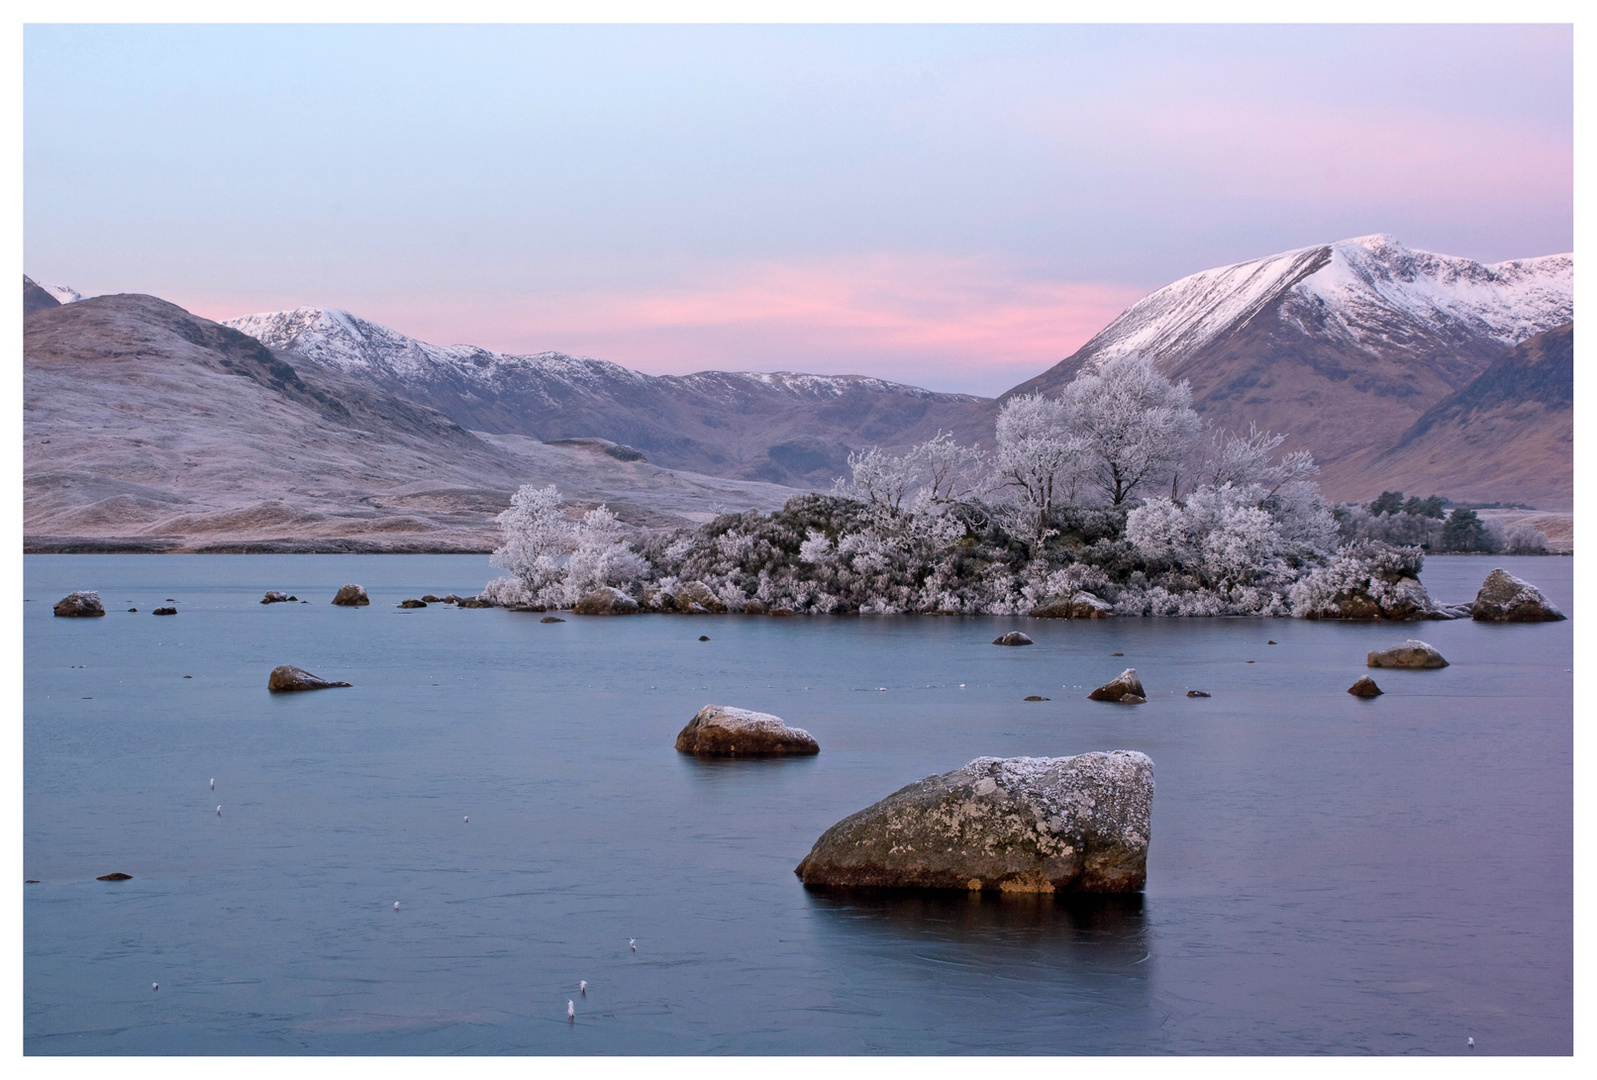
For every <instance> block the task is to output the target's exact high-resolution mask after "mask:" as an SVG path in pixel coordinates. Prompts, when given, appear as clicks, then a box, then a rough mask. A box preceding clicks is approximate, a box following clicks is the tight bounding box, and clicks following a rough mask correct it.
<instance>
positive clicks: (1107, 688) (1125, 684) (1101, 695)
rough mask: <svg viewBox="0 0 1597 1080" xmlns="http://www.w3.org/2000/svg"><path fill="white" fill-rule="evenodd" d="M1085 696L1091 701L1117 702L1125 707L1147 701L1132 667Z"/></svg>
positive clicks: (1140, 681) (1135, 671)
mask: <svg viewBox="0 0 1597 1080" xmlns="http://www.w3.org/2000/svg"><path fill="white" fill-rule="evenodd" d="M1087 696H1088V697H1089V698H1091V699H1092V700H1093V701H1119V702H1122V703H1124V704H1127V705H1141V704H1143V703H1144V702H1146V701H1147V700H1148V695H1147V693H1146V692H1145V691H1144V690H1143V689H1142V680H1141V679H1139V678H1138V677H1137V669H1136V668H1134V667H1128V668H1127V669H1126V670H1124V671H1122V672H1121V673H1120V674H1119V675H1116V676H1115V677H1114V678H1113V679H1111V680H1110V681H1109V682H1106V683H1104V684H1103V685H1102V686H1100V687H1098V689H1096V690H1094V691H1093V692H1092V693H1090V694H1088V695H1087Z"/></svg>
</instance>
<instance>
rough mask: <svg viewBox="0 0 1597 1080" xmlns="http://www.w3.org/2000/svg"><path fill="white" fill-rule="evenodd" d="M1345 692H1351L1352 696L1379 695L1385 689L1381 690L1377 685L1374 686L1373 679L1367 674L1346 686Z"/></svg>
mask: <svg viewBox="0 0 1597 1080" xmlns="http://www.w3.org/2000/svg"><path fill="white" fill-rule="evenodd" d="M1347 692H1348V693H1350V694H1352V695H1353V696H1354V697H1379V696H1380V695H1382V694H1384V693H1386V691H1385V690H1382V689H1381V688H1380V687H1379V686H1376V685H1375V680H1374V679H1372V678H1370V677H1369V676H1368V675H1365V676H1364V677H1363V678H1361V679H1359V681H1358V682H1356V683H1354V684H1353V685H1352V686H1350V687H1348V688H1347Z"/></svg>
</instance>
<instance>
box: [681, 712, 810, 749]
mask: <svg viewBox="0 0 1597 1080" xmlns="http://www.w3.org/2000/svg"><path fill="white" fill-rule="evenodd" d="M676 748H677V749H678V750H680V751H682V752H683V753H685V754H703V755H708V756H712V757H769V756H778V755H784V754H818V753H820V752H821V747H820V744H819V743H817V742H816V741H815V737H814V736H813V735H811V734H810V733H809V732H807V731H805V730H804V729H803V728H795V727H788V726H787V724H786V723H785V722H784V721H783V720H782V718H781V717H779V716H772V715H771V714H770V713H762V712H752V711H750V710H748V709H734V708H731V707H730V706H726V705H706V706H705V707H704V708H702V709H700V710H699V711H698V712H696V713H694V714H693V719H691V720H689V721H688V724H687V726H686V727H684V728H683V729H682V730H681V732H679V733H678V734H677V741H676Z"/></svg>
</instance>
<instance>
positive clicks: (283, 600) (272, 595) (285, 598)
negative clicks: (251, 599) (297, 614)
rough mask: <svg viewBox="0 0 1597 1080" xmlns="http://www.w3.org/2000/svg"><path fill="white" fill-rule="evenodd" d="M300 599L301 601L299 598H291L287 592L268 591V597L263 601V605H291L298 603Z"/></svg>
mask: <svg viewBox="0 0 1597 1080" xmlns="http://www.w3.org/2000/svg"><path fill="white" fill-rule="evenodd" d="M298 599H299V597H297V596H290V595H288V593H286V592H278V591H277V590H276V589H268V590H266V595H265V596H264V597H263V598H262V599H261V603H263V604H290V603H293V602H294V601H296V600H298Z"/></svg>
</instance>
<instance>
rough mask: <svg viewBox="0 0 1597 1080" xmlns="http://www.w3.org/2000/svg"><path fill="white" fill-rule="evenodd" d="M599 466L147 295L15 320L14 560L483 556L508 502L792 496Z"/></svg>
mask: <svg viewBox="0 0 1597 1080" xmlns="http://www.w3.org/2000/svg"><path fill="white" fill-rule="evenodd" d="M28 284H31V283H27V282H25V284H24V294H25V295H26V293H27V285H28ZM605 448H606V447H605V445H604V444H601V443H591V444H582V445H576V446H569V447H547V446H543V445H541V444H539V443H537V442H535V441H533V440H528V439H524V438H517V437H515V436H501V437H494V438H491V439H485V438H480V437H478V436H477V435H475V434H473V433H472V432H470V431H467V430H465V429H464V428H462V427H461V426H460V425H459V424H457V423H455V422H454V421H453V420H451V419H449V418H448V417H447V416H444V415H443V414H442V413H439V412H437V411H436V410H433V409H430V408H427V407H426V406H423V405H418V404H416V403H414V402H412V401H409V400H407V399H405V398H403V397H400V396H398V395H395V394H393V393H390V392H388V391H386V390H384V389H382V388H380V387H374V386H371V385H370V384H368V383H366V382H363V381H361V380H359V379H354V378H351V377H349V376H348V375H345V374H344V373H342V372H340V371H336V370H333V369H329V368H325V367H322V366H321V365H318V364H317V363H315V362H314V361H311V360H307V359H305V358H303V357H297V356H296V357H290V356H288V355H286V354H284V353H281V352H277V351H275V350H272V349H270V348H267V347H266V346H264V345H262V344H261V343H260V342H259V341H257V340H255V339H254V338H252V337H249V336H248V335H245V334H242V333H240V332H238V331H236V330H234V329H232V328H230V327H226V326H222V325H219V324H217V323H214V322H211V321H209V320H207V319H202V318H200V317H198V316H195V315H192V314H190V313H189V312H187V311H184V310H183V309H182V308H180V307H177V306H176V305H174V304H169V303H167V302H166V301H163V300H159V299H157V298H155V297H153V296H141V295H114V296H101V297H95V298H92V299H88V300H81V301H78V302H76V303H71V304H67V305H55V306H53V307H45V308H42V309H40V310H37V311H35V312H34V313H33V314H31V315H27V316H25V318H24V320H23V530H24V545H25V548H26V549H28V550H58V551H59V550H108V549H110V550H140V549H142V550H219V549H221V550H239V549H251V550H322V551H336V550H477V551H482V550H488V549H490V548H492V547H493V546H494V545H495V544H496V543H497V528H496V526H495V525H494V523H493V518H494V516H495V515H496V514H498V513H499V512H500V511H501V510H503V509H504V508H505V507H506V506H507V505H508V504H509V499H510V494H511V492H512V491H514V490H515V489H516V487H518V486H519V485H521V484H523V483H538V484H540V485H541V484H547V483H556V484H558V485H559V486H560V487H561V489H562V491H563V492H564V493H565V494H566V495H567V496H568V498H570V499H571V500H573V502H580V503H586V504H588V505H592V504H594V503H598V502H606V503H608V504H609V505H610V507H611V509H612V510H614V511H616V512H617V514H618V515H619V516H621V517H622V518H623V519H624V520H629V521H632V522H634V523H638V524H646V525H680V524H687V523H690V522H695V521H704V520H708V519H709V518H710V517H711V516H713V514H714V513H715V512H717V511H719V510H723V509H732V510H742V509H747V508H750V507H757V508H760V509H766V510H769V509H774V508H775V507H777V506H780V505H781V504H782V502H784V501H785V500H786V499H787V498H788V497H790V496H791V495H793V494H796V492H794V491H793V490H791V489H787V488H781V487H777V486H774V485H769V484H758V483H743V482H738V481H732V480H724V479H719V478H713V477H702V476H693V475H691V474H687V473H676V472H672V471H670V470H666V469H662V468H660V467H658V466H656V465H652V464H649V463H647V462H643V461H635V460H634V461H619V460H617V459H616V458H615V457H614V456H612V455H610V454H606V453H605V452H604V450H605Z"/></svg>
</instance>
